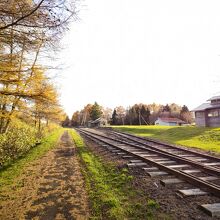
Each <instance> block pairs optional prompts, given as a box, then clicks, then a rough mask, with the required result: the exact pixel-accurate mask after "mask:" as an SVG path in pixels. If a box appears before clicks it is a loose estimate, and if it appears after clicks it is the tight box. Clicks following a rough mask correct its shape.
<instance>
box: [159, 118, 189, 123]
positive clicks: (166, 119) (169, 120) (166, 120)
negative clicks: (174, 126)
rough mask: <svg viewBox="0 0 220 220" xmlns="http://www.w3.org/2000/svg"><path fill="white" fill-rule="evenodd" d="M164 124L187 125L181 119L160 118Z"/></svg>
mask: <svg viewBox="0 0 220 220" xmlns="http://www.w3.org/2000/svg"><path fill="white" fill-rule="evenodd" d="M158 119H160V120H161V121H163V122H175V123H186V122H185V121H183V120H181V119H179V118H165V117H163V118H158Z"/></svg>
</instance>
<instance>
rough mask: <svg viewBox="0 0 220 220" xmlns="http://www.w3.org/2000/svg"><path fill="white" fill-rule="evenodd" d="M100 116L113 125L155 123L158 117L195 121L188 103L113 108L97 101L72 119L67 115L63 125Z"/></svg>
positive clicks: (80, 124)
mask: <svg viewBox="0 0 220 220" xmlns="http://www.w3.org/2000/svg"><path fill="white" fill-rule="evenodd" d="M100 117H101V118H103V119H104V120H106V122H107V123H108V124H111V125H153V124H154V123H155V121H156V120H157V119H158V117H166V118H168V117H169V118H179V119H181V120H183V121H185V122H186V123H192V122H193V116H192V113H191V112H190V111H189V109H188V107H187V106H186V105H183V106H180V105H178V104H175V103H172V104H166V105H161V104H155V103H153V104H143V103H140V104H134V105H133V106H130V107H127V108H124V107H123V106H117V107H115V108H114V109H113V110H112V109H110V108H105V107H103V106H100V105H99V104H98V103H97V102H95V103H94V104H87V105H86V106H85V107H84V108H83V109H82V110H79V111H76V112H74V113H73V115H72V118H71V119H69V118H68V117H66V119H65V121H64V122H63V125H64V126H87V125H88V122H89V121H91V120H95V119H97V118H100Z"/></svg>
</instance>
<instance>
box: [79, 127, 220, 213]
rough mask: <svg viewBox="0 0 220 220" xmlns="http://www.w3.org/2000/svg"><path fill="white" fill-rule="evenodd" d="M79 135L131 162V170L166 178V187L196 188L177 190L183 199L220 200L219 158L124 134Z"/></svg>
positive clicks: (93, 132) (88, 131)
mask: <svg viewBox="0 0 220 220" xmlns="http://www.w3.org/2000/svg"><path fill="white" fill-rule="evenodd" d="M78 131H79V132H80V133H81V134H82V135H83V136H85V137H87V138H89V139H92V140H93V141H95V142H96V143H98V144H100V145H101V146H102V147H105V148H107V149H109V150H111V151H112V152H113V153H116V154H118V155H120V156H122V157H123V158H127V159H129V160H130V163H129V164H128V165H130V166H131V167H132V166H133V167H141V168H142V169H143V170H144V171H145V172H147V174H148V175H149V176H151V177H155V176H159V177H160V176H161V177H162V176H163V177H164V176H165V177H167V179H163V180H161V183H162V184H163V185H167V184H178V183H183V182H187V183H190V184H191V185H192V186H193V187H196V188H193V189H187V190H186V189H183V190H178V193H179V194H180V195H182V196H183V197H184V196H193V195H198V196H199V195H207V194H211V195H214V196H217V197H219V198H220V158H218V157H216V156H212V155H208V154H205V153H200V152H197V151H194V150H188V149H186V148H183V147H178V146H175V145H169V144H165V143H162V142H159V141H155V140H151V139H148V138H143V137H138V136H135V135H132V134H127V133H122V132H116V131H111V132H108V134H105V133H103V132H100V131H97V130H94V129H78ZM216 207H217V209H216ZM211 208H213V207H211ZM214 209H215V210H218V211H219V212H220V204H219V203H216V204H214ZM212 214H213V213H212Z"/></svg>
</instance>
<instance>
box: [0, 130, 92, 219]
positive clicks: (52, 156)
mask: <svg viewBox="0 0 220 220" xmlns="http://www.w3.org/2000/svg"><path fill="white" fill-rule="evenodd" d="M18 183H19V184H18ZM0 194H1V198H4V199H2V200H3V201H0V219H13V220H14V219H39V220H40V219H42V220H45V219H47V220H50V219H51V220H52V219H59V220H61V219H88V216H89V208H88V197H87V193H86V191H85V183H84V180H83V176H82V174H81V169H80V164H79V162H78V159H77V156H76V154H75V147H74V144H73V143H72V141H71V139H70V137H69V135H68V133H67V132H65V133H64V134H63V136H62V137H61V140H60V142H59V144H58V147H57V148H56V149H54V150H52V151H50V152H48V153H47V154H46V155H45V156H44V157H42V158H41V159H39V160H37V161H35V162H33V163H31V164H30V165H29V166H28V168H27V169H26V170H25V172H24V173H23V174H22V175H21V176H20V177H19V178H17V179H15V181H14V184H13V186H10V188H9V187H7V188H4V189H1V190H0Z"/></svg>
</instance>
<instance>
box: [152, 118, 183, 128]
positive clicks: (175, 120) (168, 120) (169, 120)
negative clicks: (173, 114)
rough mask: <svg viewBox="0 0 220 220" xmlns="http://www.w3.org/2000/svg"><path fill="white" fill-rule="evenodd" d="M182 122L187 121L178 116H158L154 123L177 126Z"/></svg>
mask: <svg viewBox="0 0 220 220" xmlns="http://www.w3.org/2000/svg"><path fill="white" fill-rule="evenodd" d="M182 124H187V123H186V122H185V121H182V120H181V119H179V118H168V117H159V118H158V119H157V120H156V121H155V125H167V126H178V125H182Z"/></svg>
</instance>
